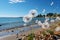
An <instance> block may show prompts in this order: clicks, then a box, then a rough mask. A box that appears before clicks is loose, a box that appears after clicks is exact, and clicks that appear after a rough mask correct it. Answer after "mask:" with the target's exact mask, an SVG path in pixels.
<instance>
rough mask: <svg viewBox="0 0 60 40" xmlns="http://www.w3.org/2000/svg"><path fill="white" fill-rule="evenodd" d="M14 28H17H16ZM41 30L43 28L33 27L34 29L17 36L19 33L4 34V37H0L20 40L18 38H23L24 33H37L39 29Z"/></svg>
mask: <svg viewBox="0 0 60 40" xmlns="http://www.w3.org/2000/svg"><path fill="white" fill-rule="evenodd" d="M30 27H31V28H32V27H33V25H32V26H30ZM14 30H15V29H14ZM40 30H41V28H35V29H33V28H32V30H29V31H25V32H22V33H19V34H18V36H17V34H11V35H6V36H2V37H0V40H18V38H19V39H20V38H23V37H24V35H25V36H27V35H28V34H30V33H36V32H37V31H40ZM6 31H8V30H6ZM9 31H11V30H9ZM3 32H4V31H3ZM17 37H18V38H17Z"/></svg>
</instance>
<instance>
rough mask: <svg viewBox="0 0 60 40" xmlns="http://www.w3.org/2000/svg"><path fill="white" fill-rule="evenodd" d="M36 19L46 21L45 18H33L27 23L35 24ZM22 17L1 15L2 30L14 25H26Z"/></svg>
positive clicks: (0, 27)
mask: <svg viewBox="0 0 60 40" xmlns="http://www.w3.org/2000/svg"><path fill="white" fill-rule="evenodd" d="M36 20H40V21H42V22H43V21H44V20H45V18H32V20H31V21H30V22H29V23H27V25H31V24H34V22H35V21H36ZM24 23H25V22H24V21H23V18H22V17H0V30H5V29H9V28H14V27H20V26H22V25H24Z"/></svg>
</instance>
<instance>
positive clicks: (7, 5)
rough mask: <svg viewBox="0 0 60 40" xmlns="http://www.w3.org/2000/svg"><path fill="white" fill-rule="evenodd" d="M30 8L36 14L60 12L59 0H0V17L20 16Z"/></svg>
mask: <svg viewBox="0 0 60 40" xmlns="http://www.w3.org/2000/svg"><path fill="white" fill-rule="evenodd" d="M31 9H36V10H37V12H38V14H46V13H48V12H53V13H60V0H0V17H22V16H24V15H26V14H28V13H29V11H30V10H31Z"/></svg>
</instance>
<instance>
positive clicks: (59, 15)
mask: <svg viewBox="0 0 60 40" xmlns="http://www.w3.org/2000/svg"><path fill="white" fill-rule="evenodd" d="M45 16H47V17H57V16H58V17H60V13H47V14H46V15H42V14H38V15H37V16H36V17H45Z"/></svg>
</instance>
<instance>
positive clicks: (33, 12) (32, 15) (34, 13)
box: [29, 9, 37, 17]
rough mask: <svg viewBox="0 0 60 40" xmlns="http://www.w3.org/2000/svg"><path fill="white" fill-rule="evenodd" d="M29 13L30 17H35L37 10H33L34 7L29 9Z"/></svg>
mask: <svg viewBox="0 0 60 40" xmlns="http://www.w3.org/2000/svg"><path fill="white" fill-rule="evenodd" d="M29 15H30V17H36V16H37V10H35V9H32V10H30V11H29Z"/></svg>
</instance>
